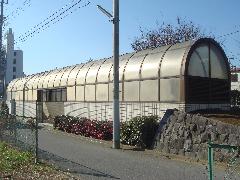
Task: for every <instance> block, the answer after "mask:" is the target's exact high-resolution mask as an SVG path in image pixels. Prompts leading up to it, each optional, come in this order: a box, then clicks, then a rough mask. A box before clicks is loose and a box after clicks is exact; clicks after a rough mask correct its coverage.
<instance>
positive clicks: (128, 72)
mask: <svg viewBox="0 0 240 180" xmlns="http://www.w3.org/2000/svg"><path fill="white" fill-rule="evenodd" d="M149 52H151V50H145V51H140V52H138V53H136V54H134V55H133V56H132V57H131V58H130V59H129V61H128V63H127V66H126V68H125V72H124V80H136V79H139V72H140V68H141V64H142V62H143V60H144V58H145V56H146V55H147V53H149Z"/></svg>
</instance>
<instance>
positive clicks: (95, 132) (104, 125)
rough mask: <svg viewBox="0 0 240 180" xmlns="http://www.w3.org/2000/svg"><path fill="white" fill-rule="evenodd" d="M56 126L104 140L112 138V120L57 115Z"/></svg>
mask: <svg viewBox="0 0 240 180" xmlns="http://www.w3.org/2000/svg"><path fill="white" fill-rule="evenodd" d="M54 128H55V129H58V130H61V131H65V132H68V133H74V134H77V135H81V136H85V137H91V138H95V139H102V140H112V133H113V127H112V121H96V120H89V119H87V118H78V117H71V116H56V117H55V118H54Z"/></svg>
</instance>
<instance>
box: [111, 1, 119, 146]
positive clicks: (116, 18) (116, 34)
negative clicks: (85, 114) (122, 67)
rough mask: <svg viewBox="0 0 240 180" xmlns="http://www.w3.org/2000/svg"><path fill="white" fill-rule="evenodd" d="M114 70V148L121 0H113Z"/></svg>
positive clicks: (117, 138) (116, 134)
mask: <svg viewBox="0 0 240 180" xmlns="http://www.w3.org/2000/svg"><path fill="white" fill-rule="evenodd" d="M113 72H114V74H113V77H114V79H113V87H114V88H113V114H114V116H113V148H114V149H119V148H120V117H119V0H113Z"/></svg>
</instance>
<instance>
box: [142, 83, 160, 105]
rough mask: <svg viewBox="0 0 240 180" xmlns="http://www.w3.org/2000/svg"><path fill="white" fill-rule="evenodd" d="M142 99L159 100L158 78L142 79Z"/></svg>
mask: <svg viewBox="0 0 240 180" xmlns="http://www.w3.org/2000/svg"><path fill="white" fill-rule="evenodd" d="M140 100H141V101H158V80H144V81H141V85H140Z"/></svg>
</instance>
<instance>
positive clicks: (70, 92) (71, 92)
mask: <svg viewBox="0 0 240 180" xmlns="http://www.w3.org/2000/svg"><path fill="white" fill-rule="evenodd" d="M67 101H75V86H71V87H67Z"/></svg>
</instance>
